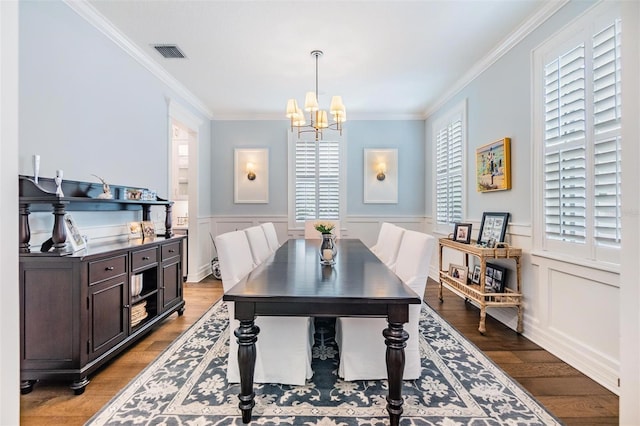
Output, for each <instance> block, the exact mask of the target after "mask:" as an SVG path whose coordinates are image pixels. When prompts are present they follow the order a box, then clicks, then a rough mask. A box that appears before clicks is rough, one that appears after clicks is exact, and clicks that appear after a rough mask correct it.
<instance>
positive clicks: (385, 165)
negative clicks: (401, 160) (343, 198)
mask: <svg viewBox="0 0 640 426" xmlns="http://www.w3.org/2000/svg"><path fill="white" fill-rule="evenodd" d="M363 179H364V203H365V204H397V203H398V150H397V149H365V150H364V177H363Z"/></svg>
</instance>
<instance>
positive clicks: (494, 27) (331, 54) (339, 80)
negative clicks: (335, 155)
mask: <svg viewBox="0 0 640 426" xmlns="http://www.w3.org/2000/svg"><path fill="white" fill-rule="evenodd" d="M89 3H90V5H92V6H93V7H94V8H95V9H97V11H98V12H99V14H101V15H103V17H104V18H106V19H107V20H108V21H110V22H111V23H112V24H113V25H114V26H115V27H116V28H117V29H118V30H119V31H120V32H122V33H123V34H124V35H125V36H126V38H128V39H129V40H130V41H131V42H133V43H134V44H135V45H137V47H138V48H139V49H140V50H142V51H143V52H144V53H146V54H147V55H148V56H149V57H150V58H151V59H152V60H153V61H155V62H157V63H158V64H159V65H160V66H161V67H162V68H164V70H166V71H167V72H168V73H169V74H171V75H172V76H173V77H174V78H175V79H176V80H178V81H179V82H180V83H181V84H182V85H183V86H184V87H185V88H186V89H187V90H188V91H189V92H191V93H192V94H193V95H194V96H195V97H196V98H197V99H199V100H200V102H201V103H202V104H204V105H205V106H206V109H208V111H207V114H208V115H209V116H210V117H211V118H213V119H233V118H246V119H249V118H252V119H259V118H284V111H285V106H286V102H287V99H289V98H296V99H297V101H298V103H299V104H302V103H303V102H304V95H305V93H306V92H307V91H313V90H314V88H315V60H314V59H313V57H312V56H311V55H310V52H311V51H312V50H314V49H319V50H323V51H324V55H323V56H322V57H321V58H320V59H319V65H318V67H319V101H320V106H321V108H324V109H328V106H329V102H330V100H331V96H332V95H341V96H342V98H343V101H344V104H345V105H346V107H347V114H348V118H349V119H354V118H355V119H367V118H375V119H384V118H422V117H424V116H425V114H426V113H428V112H429V111H430V110H431V109H433V108H434V106H435V105H436V104H437V103H438V102H440V101H441V100H442V99H443V97H444V96H446V95H447V94H449V93H451V90H452V89H453V88H455V87H456V85H457V84H459V82H460V81H461V79H465V78H467V79H468V78H469V72H470V71H471V70H473V69H477V68H478V67H479V64H482V63H483V61H485V62H486V61H487V58H488V57H490V56H491V53H492V52H494V53H495V51H496V50H497V49H498V48H499V47H500V46H501V45H503V43H505V41H506V40H508V39H509V37H511V36H512V35H513V34H514V33H517V31H518V30H519V29H520V28H521V27H522V26H523V24H524V23H525V22H526V21H527V20H528V19H530V18H531V17H533V16H535V15H536V14H539V13H540V11H541V10H543V9H544V8H545V7H546V6H548V5H549V3H553V2H550V1H548V0H491V1H489V0H442V1H417V0H414V1H393V0H387V1H362V0H360V1H345V0H342V1H308V0H307V1H306V0H298V1H275V0H257V1H238V0H236V1H219V0H208V1H206V0H199V1H194V0H171V1H165V0H153V1H149V0H145V1H143V0H118V1H115V0H89ZM556 3H557V2H556ZM154 44H176V45H178V47H179V48H180V49H181V50H182V51H183V52H184V53H185V55H186V57H187V58H186V59H165V58H163V57H162V56H161V55H160V54H159V53H158V52H157V51H156V50H155V49H154V48H153V45H154Z"/></svg>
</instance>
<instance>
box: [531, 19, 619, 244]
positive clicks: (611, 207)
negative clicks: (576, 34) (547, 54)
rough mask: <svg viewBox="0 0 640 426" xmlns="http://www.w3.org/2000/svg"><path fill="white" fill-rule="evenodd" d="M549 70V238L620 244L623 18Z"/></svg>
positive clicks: (546, 156)
mask: <svg viewBox="0 0 640 426" xmlns="http://www.w3.org/2000/svg"><path fill="white" fill-rule="evenodd" d="M544 73H545V77H544V84H545V93H544V99H545V136H544V137H545V139H544V149H545V152H544V215H545V235H546V238H547V239H550V240H559V241H565V242H570V243H577V244H582V245H584V244H586V243H588V242H589V241H593V242H594V243H595V244H596V245H606V246H610V247H619V244H620V232H621V227H620V217H621V211H620V201H621V200H620V195H621V194H620V163H621V161H620V160H621V158H620V146H621V145H620V134H621V127H620V116H621V109H620V108H621V107H620V104H621V102H620V101H621V92H620V22H619V21H617V22H616V23H615V24H613V25H611V26H610V27H608V28H606V29H605V30H603V31H601V32H599V33H598V34H596V35H595V36H593V38H592V46H589V48H588V49H587V48H586V47H585V44H580V45H578V46H577V47H575V48H574V49H572V50H570V51H568V52H567V53H565V54H563V55H561V56H559V57H558V58H556V59H555V60H553V61H551V62H549V63H548V64H547V65H546V66H545V69H544ZM589 80H592V81H589ZM590 225H593V226H590Z"/></svg>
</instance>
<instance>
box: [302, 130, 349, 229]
mask: <svg viewBox="0 0 640 426" xmlns="http://www.w3.org/2000/svg"><path fill="white" fill-rule="evenodd" d="M295 218H296V222H304V221H305V220H308V219H331V220H339V218H340V144H339V142H338V141H319V142H316V141H306V140H297V141H296V143H295Z"/></svg>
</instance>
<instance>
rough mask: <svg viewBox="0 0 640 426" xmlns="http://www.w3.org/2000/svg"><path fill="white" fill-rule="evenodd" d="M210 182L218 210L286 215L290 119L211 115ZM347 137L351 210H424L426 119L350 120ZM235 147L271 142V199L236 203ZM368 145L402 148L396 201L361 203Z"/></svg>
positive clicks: (367, 212)
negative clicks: (225, 118)
mask: <svg viewBox="0 0 640 426" xmlns="http://www.w3.org/2000/svg"><path fill="white" fill-rule="evenodd" d="M211 127H212V130H211V133H212V140H213V145H212V149H211V179H212V181H211V188H212V191H213V194H212V205H211V210H212V212H213V214H214V215H249V216H250V215H287V212H288V208H287V202H288V196H287V191H288V175H287V155H288V152H287V149H288V147H287V132H289V122H288V121H287V120H286V119H283V120H274V121H213V122H212V126H211ZM345 128H346V131H345V140H346V143H347V150H346V152H347V163H346V164H347V166H346V167H347V170H346V172H347V215H358V216H360V215H362V216H423V215H424V193H425V182H424V181H425V166H424V165H425V151H424V144H425V142H424V141H425V134H424V121H422V120H403V121H349V122H347V123H346V125H345ZM235 148H269V203H268V204H234V203H233V155H234V149H235ZM365 148H397V149H398V169H399V177H398V182H399V183H398V204H364V203H363V192H364V188H363V186H364V182H363V156H364V149H365Z"/></svg>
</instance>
